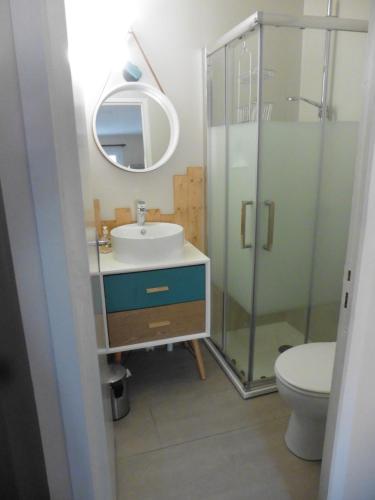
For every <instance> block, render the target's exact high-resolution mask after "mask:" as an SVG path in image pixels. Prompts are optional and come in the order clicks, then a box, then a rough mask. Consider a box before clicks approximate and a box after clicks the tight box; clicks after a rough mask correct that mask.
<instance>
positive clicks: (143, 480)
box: [118, 396, 319, 500]
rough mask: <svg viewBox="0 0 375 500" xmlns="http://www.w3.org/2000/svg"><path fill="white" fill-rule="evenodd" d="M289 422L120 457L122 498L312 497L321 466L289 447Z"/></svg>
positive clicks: (281, 499) (278, 499) (233, 499)
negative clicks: (296, 455)
mask: <svg viewBox="0 0 375 500" xmlns="http://www.w3.org/2000/svg"><path fill="white" fill-rule="evenodd" d="M265 397H267V396H265ZM286 424H287V418H286V417H282V418H280V419H277V420H273V421H272V422H267V423H263V424H260V425H258V426H255V427H251V428H246V429H241V430H239V431H234V432H229V433H225V434H220V435H216V436H211V437H208V438H205V439H200V440H196V441H193V442H190V443H184V444H181V445H178V446H171V447H168V448H164V449H161V450H157V451H153V452H150V453H146V454H142V455H135V456H133V457H129V458H127V459H122V460H119V464H118V465H119V468H121V470H122V474H121V477H120V478H119V479H120V480H119V498H120V499H121V500H133V499H134V500H149V499H150V500H151V499H152V500H159V499H160V500H169V499H170V500H172V499H173V500H174V499H177V498H178V499H181V500H197V499H204V500H211V499H212V500H214V499H223V500H224V499H225V500H237V499H238V500H240V499H241V500H244V499H252V500H267V499H270V500H271V499H272V500H284V499H285V500H286V499H292V500H302V499H303V500H310V499H311V500H313V499H315V498H316V496H317V485H318V476H319V464H318V463H314V462H305V461H303V460H300V459H298V458H296V457H295V456H294V455H292V454H291V453H290V452H289V451H288V450H287V449H286V447H285V444H284V442H283V433H284V431H285V427H286Z"/></svg>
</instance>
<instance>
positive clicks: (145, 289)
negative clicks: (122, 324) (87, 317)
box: [104, 265, 205, 313]
mask: <svg viewBox="0 0 375 500" xmlns="http://www.w3.org/2000/svg"><path fill="white" fill-rule="evenodd" d="M104 292H105V304H106V309H107V313H112V312H118V311H130V310H133V309H145V308H146V307H156V306H163V305H167V304H177V303H179V302H191V301H194V300H204V299H205V266H204V265H199V266H188V267H175V268H171V269H158V270H155V271H142V272H136V273H127V274H111V275H107V276H104Z"/></svg>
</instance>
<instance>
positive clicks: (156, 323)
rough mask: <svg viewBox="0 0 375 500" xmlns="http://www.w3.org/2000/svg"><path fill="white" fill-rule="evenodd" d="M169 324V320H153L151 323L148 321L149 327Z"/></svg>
mask: <svg viewBox="0 0 375 500" xmlns="http://www.w3.org/2000/svg"><path fill="white" fill-rule="evenodd" d="M170 324H171V322H170V321H154V322H153V323H149V324H148V327H149V328H160V327H161V326H169V325H170Z"/></svg>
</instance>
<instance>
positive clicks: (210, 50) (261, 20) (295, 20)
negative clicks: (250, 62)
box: [204, 0, 368, 399]
mask: <svg viewBox="0 0 375 500" xmlns="http://www.w3.org/2000/svg"><path fill="white" fill-rule="evenodd" d="M264 26H273V27H286V28H295V29H306V28H307V29H318V30H326V36H325V48H324V55H323V77H322V92H321V113H322V116H321V120H322V127H321V135H322V138H323V137H324V133H325V122H326V118H327V94H328V71H329V59H330V50H331V32H332V31H348V32H356V33H367V32H368V22H367V21H365V20H358V19H340V18H338V17H335V16H333V15H332V0H329V1H328V7H327V16H325V17H323V16H290V15H282V14H273V13H266V12H262V11H257V12H255V13H254V14H253V15H252V16H250V17H248V18H247V19H245V20H244V21H242V22H241V23H240V24H238V25H237V26H236V27H234V28H233V29H232V30H230V31H228V32H227V33H226V34H225V35H223V36H222V37H220V38H219V39H218V40H217V41H216V42H215V43H213V44H212V45H210V46H208V47H206V49H205V50H204V97H205V108H206V112H207V113H206V116H205V126H206V130H207V136H206V145H207V143H208V123H209V122H208V113H209V108H208V104H209V101H208V91H207V59H208V57H210V56H211V55H213V54H214V53H215V52H217V51H218V50H220V49H222V48H225V47H227V46H228V45H229V44H230V43H231V42H233V41H235V40H238V39H241V37H243V36H244V35H246V34H248V33H249V32H252V31H256V30H258V37H259V43H258V82H257V84H258V90H257V92H258V95H257V117H258V119H257V121H258V147H257V169H259V165H260V137H261V123H262V120H261V116H262V114H261V108H262V88H263V27H264ZM225 101H226V106H225V109H226V111H225V113H227V96H225ZM225 123H226V132H225V134H226V144H227V143H228V127H227V116H226V118H225ZM205 156H206V165H207V180H208V182H207V184H208V183H210V177H211V172H210V168H209V164H210V162H209V160H210V159H209V153H208V148H207V146H206V148H205ZM228 160H229V158H228V148H226V158H225V163H226V177H227V176H228ZM322 160H323V148H322V147H321V151H320V163H319V165H320V167H319V176H320V175H321V172H320V171H321V166H322ZM226 180H228V179H226ZM258 190H259V182H257V199H259V198H258V197H259V193H258ZM226 197H227V194H226ZM318 202H319V200H318ZM225 203H226V207H227V201H225ZM227 219H228V211H227V209H226V218H225V234H228V232H227V228H228V220H227ZM258 226H259V224H258V217H257V218H256V223H255V233H256V241H257V240H258V232H259V228H258ZM316 231H317V223H316V222H315V229H314V233H315V234H316ZM315 242H316V237H315V238H314V245H315ZM207 247H209V245H208V242H207ZM313 254H315V248H314V249H313ZM224 261H225V278H224V288H225V290H227V277H226V275H227V250H226V248H225V250H224ZM256 261H257V257H256V253H255V255H254V259H253V267H254V274H253V282H254V285H253V286H254V287H256V279H257V276H256V274H257V269H256ZM311 288H312V287H311V284H310V298H311V293H312V290H311ZM255 296H256V294H255V293H253V299H252V301H253V303H252V306H251V311H252V314H251V324H250V327H249V330H250V345H249V360H248V362H249V365H248V366H249V375H248V377H247V382H246V383H245V384H243V383H242V382H241V380H240V379H239V376H238V375H237V373H236V372H235V371H234V369H232V368H231V366H230V365H229V364H228V362H227V360H226V359H225V357H224V355H223V354H222V353H221V351H220V350H219V348H218V347H217V346H216V345H215V344H214V342H213V341H212V340H211V339H206V340H205V342H206V345H207V347H208V348H209V350H210V351H211V352H212V354H213V355H214V356H215V358H216V360H217V361H218V363H219V364H220V366H221V367H222V369H223V370H224V372H225V373H226V374H227V376H228V378H229V379H230V380H231V382H232V383H233V385H234V386H235V387H236V389H237V390H238V391H239V393H240V394H241V396H242V397H243V398H244V399H248V398H252V397H255V396H259V395H261V394H267V393H270V392H274V391H275V390H277V388H276V384H275V379H274V377H273V378H272V379H265V380H264V381H263V382H259V381H258V382H255V383H254V381H253V367H254V360H253V354H254V340H255V320H256V316H255V313H254V312H255V311H256V304H255V301H256V297H255ZM225 301H226V297H225ZM310 302H311V301H310ZM226 309H227V306H226V303H224V308H223V325H224V326H225V318H226ZM309 324H310V307H309V310H308V313H307V320H306V325H307V327H306V337H307V334H308V331H309ZM306 340H307V338H305V341H306Z"/></svg>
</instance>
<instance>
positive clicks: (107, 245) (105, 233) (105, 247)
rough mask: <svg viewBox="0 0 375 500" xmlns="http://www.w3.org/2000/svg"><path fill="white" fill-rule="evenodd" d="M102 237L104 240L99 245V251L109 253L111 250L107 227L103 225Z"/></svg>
mask: <svg viewBox="0 0 375 500" xmlns="http://www.w3.org/2000/svg"><path fill="white" fill-rule="evenodd" d="M102 239H103V241H104V242H105V243H104V244H103V245H100V246H99V252H100V253H109V252H112V247H111V240H110V237H109V232H108V227H107V226H103V228H102Z"/></svg>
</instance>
